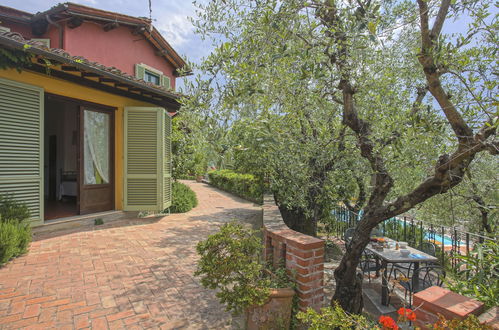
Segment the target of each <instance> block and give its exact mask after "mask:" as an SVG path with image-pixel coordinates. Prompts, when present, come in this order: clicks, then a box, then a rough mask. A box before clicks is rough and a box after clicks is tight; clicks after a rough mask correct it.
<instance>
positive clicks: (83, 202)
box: [78, 106, 114, 214]
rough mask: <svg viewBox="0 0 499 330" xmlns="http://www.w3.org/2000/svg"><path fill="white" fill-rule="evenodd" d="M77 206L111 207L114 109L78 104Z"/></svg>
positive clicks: (85, 209)
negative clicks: (78, 159)
mask: <svg viewBox="0 0 499 330" xmlns="http://www.w3.org/2000/svg"><path fill="white" fill-rule="evenodd" d="M79 155H80V157H79V158H80V161H79V167H80V169H79V173H80V174H79V192H80V193H79V198H78V200H79V209H80V214H88V213H95V212H102V211H109V210H113V209H114V112H113V111H107V110H97V109H93V108H90V107H87V106H81V107H80V153H79Z"/></svg>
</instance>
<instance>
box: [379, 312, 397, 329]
mask: <svg viewBox="0 0 499 330" xmlns="http://www.w3.org/2000/svg"><path fill="white" fill-rule="evenodd" d="M378 321H379V323H380V324H381V325H382V326H383V329H394V330H398V329H399V326H398V325H397V323H396V322H395V321H394V320H393V319H392V318H391V317H390V316H385V315H381V316H380V317H379V320H378Z"/></svg>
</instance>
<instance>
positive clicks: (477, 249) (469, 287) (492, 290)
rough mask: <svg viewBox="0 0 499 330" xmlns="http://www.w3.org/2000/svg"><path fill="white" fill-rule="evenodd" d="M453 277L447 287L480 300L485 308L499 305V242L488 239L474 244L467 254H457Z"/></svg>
mask: <svg viewBox="0 0 499 330" xmlns="http://www.w3.org/2000/svg"><path fill="white" fill-rule="evenodd" d="M456 257H457V258H458V259H459V260H460V261H461V262H460V263H459V264H458V265H457V269H458V271H457V273H456V274H455V277H454V279H450V280H449V281H448V283H447V284H448V286H449V289H450V290H452V291H454V292H457V293H459V294H462V295H464V296H469V297H474V298H476V299H478V300H480V301H482V302H483V303H484V304H485V306H486V308H489V307H493V306H498V305H499V244H498V243H497V242H496V241H493V240H488V241H486V242H484V243H483V244H476V245H475V246H474V248H473V251H470V254H469V255H457V256H456Z"/></svg>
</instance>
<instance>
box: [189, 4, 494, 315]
mask: <svg viewBox="0 0 499 330" xmlns="http://www.w3.org/2000/svg"><path fill="white" fill-rule="evenodd" d="M493 5H494V4H493V2H492V1H488V0H477V1H471V2H470V1H454V2H452V3H451V0H441V1H436V0H429V1H423V0H415V1H389V0H386V1H381V0H380V1H374V0H356V1H353V0H352V1H335V0H322V1H320V0H310V1H303V0H288V1H276V0H260V1H250V0H213V1H211V2H209V3H208V4H207V5H205V6H200V10H201V11H200V20H199V21H197V22H196V24H197V28H198V31H199V32H200V33H202V34H203V35H206V36H209V35H211V36H215V39H214V40H217V39H218V40H222V42H220V43H219V45H218V48H217V49H216V51H215V52H214V53H213V54H212V55H211V56H210V57H209V58H208V59H207V61H206V62H205V63H204V65H205V69H206V70H207V72H211V73H212V74H213V76H216V75H220V76H222V77H223V79H222V80H224V81H223V86H221V85H218V86H215V87H214V80H212V79H210V81H208V82H206V84H205V85H203V86H201V90H203V89H204V90H205V91H206V92H207V94H206V95H208V94H211V96H213V95H216V100H217V101H216V105H217V107H216V109H217V110H219V112H218V114H219V115H221V116H224V118H231V119H229V120H228V121H227V122H228V123H234V122H236V121H237V120H240V119H241V118H243V117H244V116H245V115H250V116H249V117H253V118H255V119H259V118H267V120H269V121H272V123H273V124H274V123H277V121H278V120H286V119H288V120H289V121H290V122H291V121H292V120H291V118H292V117H294V116H298V115H297V114H298V113H299V112H300V111H301V110H303V117H304V118H305V119H307V117H306V114H307V113H309V115H308V116H309V117H310V118H313V117H312V115H311V114H312V113H313V114H314V115H315V113H316V112H318V113H324V114H326V113H328V112H329V113H328V114H327V115H326V117H324V118H331V122H330V123H329V126H330V131H329V132H327V129H326V130H324V132H325V133H324V134H325V135H326V136H328V137H329V138H331V137H336V140H334V139H333V140H331V141H332V143H334V144H336V148H335V150H336V149H340V150H341V148H342V143H341V141H342V137H343V139H345V141H346V144H345V146H346V148H348V150H349V153H348V157H353V159H356V157H361V158H362V159H363V160H362V161H355V163H354V164H353V166H356V167H358V168H360V169H361V171H360V173H361V174H362V179H363V182H368V183H369V187H368V189H367V192H366V194H367V196H366V203H365V205H364V207H363V211H364V212H363V215H362V218H361V220H360V222H359V223H358V224H357V226H356V230H355V233H354V235H353V238H352V244H351V246H350V249H349V250H348V251H347V253H346V254H345V255H344V257H343V259H342V261H341V263H340V265H339V266H338V268H337V269H336V271H335V280H336V290H335V294H334V297H333V300H336V301H338V303H339V304H340V306H341V307H342V308H343V309H345V310H346V311H348V312H354V313H359V312H360V311H361V310H362V307H363V301H362V279H361V278H359V277H358V276H357V270H356V269H357V265H358V262H359V258H360V256H361V254H362V251H363V250H364V248H365V246H366V245H367V243H368V242H369V234H370V232H371V230H372V229H373V228H374V227H375V226H377V225H378V224H380V223H381V222H383V221H384V220H386V219H389V218H391V217H394V216H396V215H399V214H402V213H404V212H407V211H410V210H412V209H414V208H415V207H417V206H418V205H420V204H421V203H423V202H425V201H427V200H428V199H430V198H431V197H433V196H436V195H439V194H443V193H446V192H448V191H449V190H450V189H452V188H454V187H456V186H458V185H459V184H460V183H461V182H462V181H463V180H464V178H465V176H466V174H467V173H468V172H469V171H470V170H471V169H472V166H471V165H472V164H473V160H474V159H475V157H476V155H477V154H479V153H482V152H488V153H490V154H492V155H497V153H498V142H497V140H496V139H495V135H496V128H497V124H498V121H497V99H496V98H495V93H496V92H497V46H498V45H497V35H498V34H497V19H496V17H492V16H491V14H490V13H491V11H492V9H491V6H493ZM459 17H466V18H468V19H467V20H466V21H467V22H469V24H468V25H467V26H466V25H461V26H462V28H463V30H464V31H463V32H456V33H454V34H445V33H443V32H442V28H443V26H444V24H445V23H446V22H449V21H453V20H459ZM215 85H216V84H215ZM219 87H222V88H219ZM206 95H205V96H203V97H208V96H206ZM295 96H298V97H295ZM212 100H213V99H212ZM213 104H214V103H213V102H212V101H210V106H213ZM222 109H224V110H225V111H222ZM268 113H272V115H267V114H268ZM276 116H277V117H278V118H277V117H276ZM316 118H317V117H316ZM321 120H322V119H321ZM297 122H300V118H298V119H297ZM321 124H324V123H321ZM283 127H285V129H288V132H289V133H290V135H293V137H294V136H295V134H293V133H292V132H293V130H291V129H289V128H288V127H287V126H283ZM296 127H300V126H298V125H297V126H296ZM310 131H311V135H312V136H313V134H314V133H313V129H311V130H310ZM295 132H301V130H298V129H296V130H295ZM282 136H283V137H284V136H285V135H282ZM293 140H294V141H299V138H298V137H294V138H293ZM293 143H294V142H291V141H290V142H289V145H290V146H293V149H290V150H289V154H286V153H285V152H282V153H281V154H280V155H279V156H280V157H282V158H286V159H288V160H289V163H293V165H295V164H300V163H299V161H298V158H299V157H298V156H296V155H294V154H293V152H299V153H303V152H308V151H310V152H312V151H313V150H314V149H310V150H308V149H306V148H308V147H310V144H308V145H307V144H301V143H299V142H297V143H296V144H295V145H293ZM298 147H300V148H299V149H295V148H298ZM282 148H283V149H277V150H282V151H285V150H286V149H285V148H286V145H283V146H282ZM290 148H291V147H290ZM350 148H354V149H355V152H354V151H352V149H350ZM304 149H305V150H304ZM317 149H320V148H317ZM322 150H323V152H322V153H321V155H320V157H321V159H324V160H326V159H327V158H328V157H326V154H328V151H329V150H328V149H327V148H326V147H322ZM269 153H270V152H269ZM492 159H493V160H492V161H497V159H496V158H492ZM295 161H296V163H295ZM341 162H342V160H335V164H338V163H341ZM303 164H304V166H306V167H307V171H308V170H309V168H310V167H311V164H310V162H309V163H306V162H303ZM339 168H340V169H341V166H340V167H339ZM333 172H334V171H333ZM289 184H291V185H292V184H293V182H289ZM294 188H295V190H296V189H301V190H305V189H306V188H305V189H304V188H303V187H301V186H300V187H298V186H295V187H294Z"/></svg>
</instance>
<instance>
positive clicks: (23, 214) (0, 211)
mask: <svg viewBox="0 0 499 330" xmlns="http://www.w3.org/2000/svg"><path fill="white" fill-rule="evenodd" d="M29 217H30V213H29V209H28V207H27V206H26V205H25V204H22V203H19V202H17V201H15V200H14V199H13V198H12V197H10V196H3V195H0V220H2V221H16V222H23V221H25V220H27V219H29Z"/></svg>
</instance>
